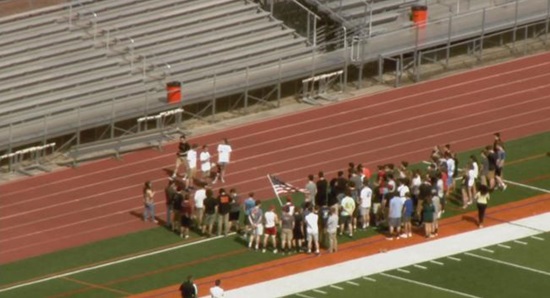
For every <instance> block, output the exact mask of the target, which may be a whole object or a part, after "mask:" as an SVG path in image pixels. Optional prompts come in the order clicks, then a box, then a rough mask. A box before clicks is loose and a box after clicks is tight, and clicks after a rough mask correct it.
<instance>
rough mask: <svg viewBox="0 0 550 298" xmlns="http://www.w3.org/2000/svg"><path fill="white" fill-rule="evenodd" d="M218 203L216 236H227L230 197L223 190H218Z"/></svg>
mask: <svg viewBox="0 0 550 298" xmlns="http://www.w3.org/2000/svg"><path fill="white" fill-rule="evenodd" d="M217 203H218V236H219V235H221V234H222V225H223V228H224V229H223V235H224V236H227V234H228V233H229V211H231V197H229V195H228V194H227V193H226V192H225V189H223V188H221V189H220V195H219V196H218V199H217Z"/></svg>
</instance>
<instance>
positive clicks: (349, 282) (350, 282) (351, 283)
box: [346, 280, 359, 287]
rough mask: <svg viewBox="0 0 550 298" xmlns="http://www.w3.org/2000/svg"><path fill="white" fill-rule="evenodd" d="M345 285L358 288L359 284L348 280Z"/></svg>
mask: <svg viewBox="0 0 550 298" xmlns="http://www.w3.org/2000/svg"><path fill="white" fill-rule="evenodd" d="M346 283H347V284H349V285H352V286H356V287H358V286H359V284H358V283H356V282H353V281H349V280H348V281H346Z"/></svg>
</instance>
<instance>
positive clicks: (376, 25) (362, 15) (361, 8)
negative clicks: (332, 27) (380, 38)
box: [306, 0, 418, 35]
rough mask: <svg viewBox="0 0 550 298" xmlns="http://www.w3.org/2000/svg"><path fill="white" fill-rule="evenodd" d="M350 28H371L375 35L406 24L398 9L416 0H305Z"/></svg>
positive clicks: (404, 17)
mask: <svg viewBox="0 0 550 298" xmlns="http://www.w3.org/2000/svg"><path fill="white" fill-rule="evenodd" d="M306 1H307V2H309V3H310V4H311V5H314V6H316V7H317V8H318V9H319V10H320V11H322V12H324V13H326V14H327V15H328V16H329V17H331V18H332V19H333V20H335V21H336V22H339V23H342V24H343V25H344V26H346V27H347V28H348V29H350V30H354V31H357V30H359V29H361V28H364V29H368V28H369V26H370V29H371V30H372V32H371V34H370V35H377V34H380V33H384V32H387V31H389V30H392V29H399V28H401V27H402V26H403V23H405V25H407V21H406V20H405V19H406V14H403V11H401V10H400V9H401V8H403V7H405V6H409V5H412V4H414V3H417V2H418V0H306Z"/></svg>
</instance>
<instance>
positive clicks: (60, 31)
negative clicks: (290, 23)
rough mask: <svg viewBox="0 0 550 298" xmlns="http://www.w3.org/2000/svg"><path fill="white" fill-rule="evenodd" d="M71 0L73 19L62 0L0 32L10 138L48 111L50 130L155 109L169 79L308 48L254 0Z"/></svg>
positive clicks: (189, 86)
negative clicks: (78, 117) (77, 113)
mask: <svg viewBox="0 0 550 298" xmlns="http://www.w3.org/2000/svg"><path fill="white" fill-rule="evenodd" d="M76 2H79V3H80V4H79V5H76V4H75V5H74V7H73V9H72V10H71V11H72V14H71V16H72V18H71V23H72V26H71V28H69V11H68V4H65V5H63V6H60V8H58V9H57V10H52V11H53V12H51V13H44V14H40V16H39V17H40V20H39V21H37V20H30V19H28V18H25V17H23V18H21V19H16V20H14V21H13V24H11V23H10V22H8V24H10V28H11V29H10V30H8V31H6V32H4V31H3V32H1V33H0V37H1V36H4V37H6V39H2V40H1V41H0V57H2V58H3V59H0V67H2V68H3V70H6V72H2V73H0V132H4V131H5V129H7V127H8V126H10V124H11V125H12V126H13V127H11V130H10V131H11V132H12V137H13V138H12V140H13V141H14V142H23V141H24V140H31V139H32V138H33V137H34V138H36V137H38V136H39V135H40V133H41V131H42V132H43V130H44V125H43V123H44V117H46V116H47V117H48V118H47V119H48V121H47V122H48V127H47V131H48V133H49V134H57V133H62V132H63V131H65V132H67V131H71V130H72V129H73V128H74V127H75V125H76V122H80V123H81V124H82V125H84V126H86V125H92V124H93V123H95V125H104V123H105V121H109V122H110V121H111V120H109V119H110V117H111V115H112V114H114V115H115V116H116V117H117V119H126V118H124V117H129V116H132V117H136V116H140V113H143V112H144V111H146V110H147V106H149V105H150V106H151V107H152V108H154V109H157V110H158V109H161V108H162V107H164V106H165V103H164V102H165V97H166V90H165V82H166V81H167V80H181V81H182V82H184V84H185V86H186V92H188V94H193V88H194V87H193V86H195V85H196V86H200V85H201V84H203V83H202V82H205V81H211V80H212V78H213V76H214V74H215V76H216V77H219V78H220V79H223V80H230V79H231V78H232V75H233V74H234V73H235V72H239V73H240V74H241V75H242V74H243V73H244V70H245V69H249V70H250V71H253V70H254V69H255V68H263V67H268V66H269V67H276V66H277V65H278V64H279V63H281V61H286V60H288V59H299V58H301V57H307V56H308V55H312V49H311V48H310V47H308V44H307V42H306V39H305V38H303V37H299V36H297V34H296V32H295V31H294V30H292V29H289V28H288V27H286V26H285V25H283V23H282V22H281V21H279V20H275V19H273V18H272V17H271V16H270V14H269V13H268V12H266V11H263V10H262V9H261V8H260V7H259V5H258V4H256V3H254V1H251V0H209V1H204V0H163V1H156V0H117V1H111V0H95V1H92V0H81V1H76ZM76 2H74V3H76ZM1 22H2V20H0V23H1ZM16 32H17V33H16ZM19 33H21V34H19ZM94 35H95V36H94ZM94 37H95V38H94ZM131 63H132V65H130V64H131ZM166 63H169V65H170V68H169V69H168V68H167V64H166ZM229 87H230V89H231V86H229ZM220 88H221V87H220ZM223 88H224V90H226V89H227V88H226V87H223ZM195 100H200V99H199V98H198V97H195ZM113 108H115V111H114V112H113V113H111V110H112V109H113ZM77 110H78V111H80V112H79V113H80V116H81V119H80V121H75V120H76V119H75V117H76V111H77ZM67 121H70V123H66V122H67ZM63 123H65V125H63ZM52 125H59V127H57V126H55V127H52ZM26 133H28V135H26ZM13 134H16V135H13ZM17 134H20V135H17ZM0 145H1V144H0Z"/></svg>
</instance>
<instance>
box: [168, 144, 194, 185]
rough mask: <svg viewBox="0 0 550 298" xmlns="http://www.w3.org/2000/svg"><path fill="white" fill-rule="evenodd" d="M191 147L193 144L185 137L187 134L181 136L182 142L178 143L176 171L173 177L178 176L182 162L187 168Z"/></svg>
mask: <svg viewBox="0 0 550 298" xmlns="http://www.w3.org/2000/svg"><path fill="white" fill-rule="evenodd" d="M189 149H191V145H189V143H188V142H187V139H186V138H185V135H183V134H182V135H181V136H180V143H179V145H178V153H177V154H176V156H177V157H176V168H175V169H174V172H173V173H172V178H176V176H177V174H178V169H179V167H180V165H181V164H183V165H184V166H185V169H186V170H187V167H188V165H187V151H189Z"/></svg>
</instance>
